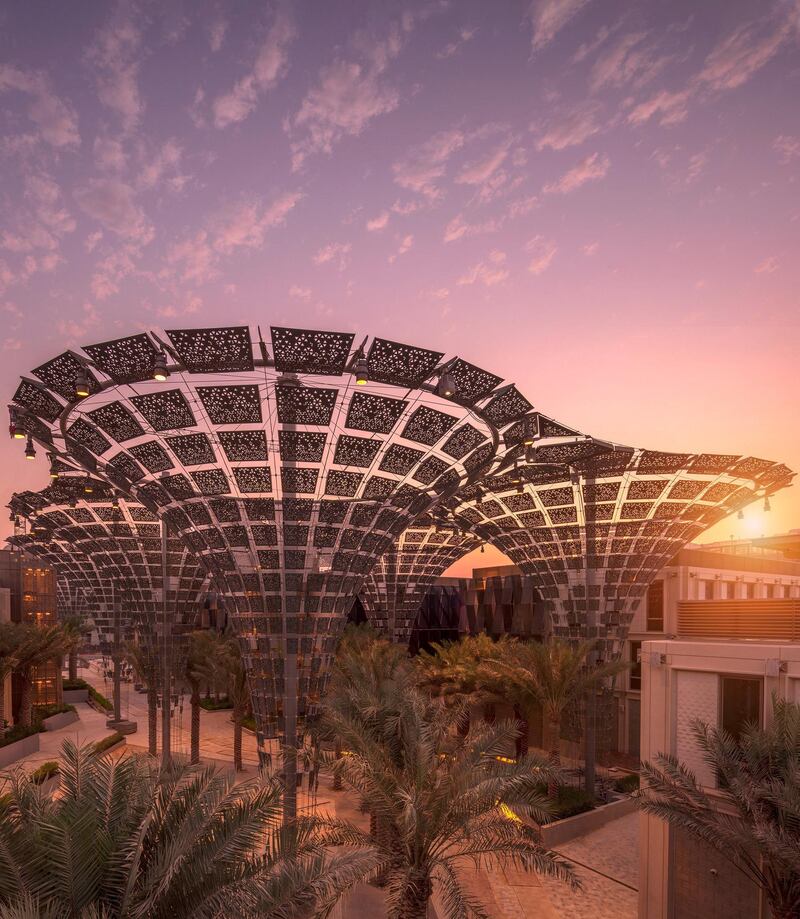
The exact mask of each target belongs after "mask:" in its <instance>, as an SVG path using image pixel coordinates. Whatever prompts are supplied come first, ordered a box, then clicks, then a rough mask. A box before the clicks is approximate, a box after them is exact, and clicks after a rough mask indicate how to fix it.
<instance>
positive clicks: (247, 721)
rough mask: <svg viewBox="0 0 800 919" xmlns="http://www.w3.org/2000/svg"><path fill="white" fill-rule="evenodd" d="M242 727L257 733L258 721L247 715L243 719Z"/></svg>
mask: <svg viewBox="0 0 800 919" xmlns="http://www.w3.org/2000/svg"><path fill="white" fill-rule="evenodd" d="M242 727H243V728H247V729H248V730H250V731H253V732H254V733H255V730H256V719H255V718H254V717H253V716H252V715H245V717H244V718H242Z"/></svg>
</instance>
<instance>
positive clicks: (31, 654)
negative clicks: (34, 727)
mask: <svg viewBox="0 0 800 919" xmlns="http://www.w3.org/2000/svg"><path fill="white" fill-rule="evenodd" d="M15 625H16V627H17V629H18V630H19V643H18V644H17V649H16V652H15V655H14V656H15V657H16V660H17V665H16V667H15V668H14V672H15V673H16V674H17V675H18V676H19V678H20V680H21V683H22V686H21V690H20V702H19V723H20V724H21V725H24V726H28V725H30V724H31V720H32V714H33V673H34V671H35V670H36V668H37V667H42V666H43V665H44V664H49V663H57V664H59V665H60V663H61V661H62V660H63V658H64V655H65V654H66V652H67V649H68V648H69V643H70V640H71V639H70V638H69V637H68V636H67V634H66V633H65V631H64V629H63V627H62V626H61V625H60V624H54V625H45V626H40V625H36V624H35V623H33V622H19V623H15Z"/></svg>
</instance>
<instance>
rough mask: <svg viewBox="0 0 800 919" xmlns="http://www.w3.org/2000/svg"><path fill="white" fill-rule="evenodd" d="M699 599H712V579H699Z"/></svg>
mask: <svg viewBox="0 0 800 919" xmlns="http://www.w3.org/2000/svg"><path fill="white" fill-rule="evenodd" d="M699 599H700V600H713V599H714V582H713V581H700V584H699Z"/></svg>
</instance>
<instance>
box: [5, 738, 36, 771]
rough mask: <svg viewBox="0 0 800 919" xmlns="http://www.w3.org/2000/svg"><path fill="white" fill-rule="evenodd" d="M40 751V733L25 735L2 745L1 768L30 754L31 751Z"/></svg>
mask: <svg viewBox="0 0 800 919" xmlns="http://www.w3.org/2000/svg"><path fill="white" fill-rule="evenodd" d="M38 752H39V735H38V734H31V736H30V737H23V738H22V740H17V741H15V742H14V743H10V744H8V745H7V746H5V747H0V769H5V767H6V766H10V765H11V764H12V763H15V762H16V761H17V760H18V759H22V757H23V756H29V755H30V754H31V753H38Z"/></svg>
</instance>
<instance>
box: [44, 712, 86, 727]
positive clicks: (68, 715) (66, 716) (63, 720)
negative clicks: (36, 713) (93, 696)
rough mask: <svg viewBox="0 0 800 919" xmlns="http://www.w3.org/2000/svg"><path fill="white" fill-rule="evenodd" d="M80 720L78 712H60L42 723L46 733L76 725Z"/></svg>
mask: <svg viewBox="0 0 800 919" xmlns="http://www.w3.org/2000/svg"><path fill="white" fill-rule="evenodd" d="M77 720H78V713H77V712H59V713H58V714H57V715H51V716H50V717H49V718H45V719H44V720H43V721H42V727H43V728H44V729H45V731H57V730H59V729H60V728H65V727H66V726H67V725H68V724H74V723H75V722H76V721H77Z"/></svg>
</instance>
